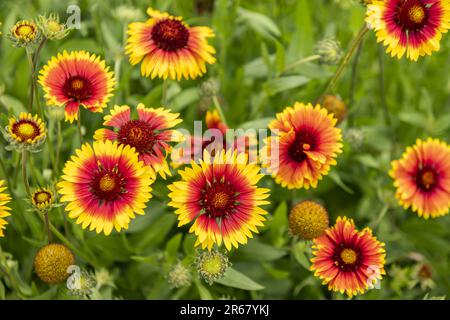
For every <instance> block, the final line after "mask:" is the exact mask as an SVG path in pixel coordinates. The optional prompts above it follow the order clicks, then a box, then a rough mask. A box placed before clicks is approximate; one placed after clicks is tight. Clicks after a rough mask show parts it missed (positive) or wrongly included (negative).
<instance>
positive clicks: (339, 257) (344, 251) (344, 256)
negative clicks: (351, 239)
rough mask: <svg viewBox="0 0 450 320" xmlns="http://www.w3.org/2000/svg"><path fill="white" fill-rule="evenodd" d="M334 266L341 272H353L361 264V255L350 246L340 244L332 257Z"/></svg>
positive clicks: (356, 249)
mask: <svg viewBox="0 0 450 320" xmlns="http://www.w3.org/2000/svg"><path fill="white" fill-rule="evenodd" d="M333 259H334V263H335V265H336V266H337V267H338V268H339V269H341V270H342V271H354V270H355V269H356V268H357V267H358V266H359V265H360V262H361V253H360V250H359V249H358V248H355V247H354V246H352V245H347V244H344V243H341V244H340V245H339V246H338V247H337V248H336V250H335V252H334V255H333Z"/></svg>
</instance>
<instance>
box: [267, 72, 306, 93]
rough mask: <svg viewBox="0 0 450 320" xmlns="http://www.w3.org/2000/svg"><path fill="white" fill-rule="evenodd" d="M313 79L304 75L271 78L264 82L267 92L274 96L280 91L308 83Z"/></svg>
mask: <svg viewBox="0 0 450 320" xmlns="http://www.w3.org/2000/svg"><path fill="white" fill-rule="evenodd" d="M310 80H311V79H310V78H307V77H304V76H288V77H281V78H276V79H271V80H269V81H267V82H266V83H265V84H264V89H265V90H266V91H267V94H268V95H270V96H273V95H275V94H277V93H279V92H283V91H287V90H291V89H294V88H298V87H301V86H303V85H305V84H307V83H308V82H309V81H310Z"/></svg>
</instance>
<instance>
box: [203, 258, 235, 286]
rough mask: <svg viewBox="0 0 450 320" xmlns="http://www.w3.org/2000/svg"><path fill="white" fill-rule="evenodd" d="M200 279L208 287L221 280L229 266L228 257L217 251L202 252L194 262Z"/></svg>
mask: <svg viewBox="0 0 450 320" xmlns="http://www.w3.org/2000/svg"><path fill="white" fill-rule="evenodd" d="M195 265H196V267H197V271H198V274H199V276H200V278H202V279H203V280H205V282H207V283H208V284H209V285H212V284H213V283H214V281H216V280H219V279H221V278H222V277H223V276H224V274H225V271H227V269H228V268H229V267H230V266H231V262H230V261H229V260H228V256H226V255H224V254H222V253H220V252H219V251H203V252H202V253H201V254H200V255H198V257H197V259H196V260H195Z"/></svg>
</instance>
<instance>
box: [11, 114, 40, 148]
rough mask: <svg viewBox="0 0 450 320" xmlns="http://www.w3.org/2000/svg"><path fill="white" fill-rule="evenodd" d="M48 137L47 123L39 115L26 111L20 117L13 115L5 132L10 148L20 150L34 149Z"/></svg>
mask: <svg viewBox="0 0 450 320" xmlns="http://www.w3.org/2000/svg"><path fill="white" fill-rule="evenodd" d="M46 137H47V128H46V127H45V123H44V122H43V121H42V120H41V118H39V116H38V115H34V116H33V115H32V114H31V113H26V112H21V113H20V114H19V117H18V118H16V117H11V118H10V119H9V122H8V126H7V127H6V132H5V138H6V139H7V140H8V142H9V143H10V144H11V147H10V148H12V149H18V150H23V149H25V150H34V149H36V148H38V147H39V146H40V145H41V144H42V143H44V141H45V139H46ZM10 148H9V147H8V149H10Z"/></svg>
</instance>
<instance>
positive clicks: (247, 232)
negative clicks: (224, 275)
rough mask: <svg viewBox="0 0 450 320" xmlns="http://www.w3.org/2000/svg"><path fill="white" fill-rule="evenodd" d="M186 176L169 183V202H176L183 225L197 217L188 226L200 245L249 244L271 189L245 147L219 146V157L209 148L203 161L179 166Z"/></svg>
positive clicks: (181, 173) (174, 203) (256, 231)
mask: <svg viewBox="0 0 450 320" xmlns="http://www.w3.org/2000/svg"><path fill="white" fill-rule="evenodd" d="M179 174H180V175H181V181H177V182H174V183H173V184H171V185H169V187H168V188H169V190H170V191H171V193H170V194H169V197H170V198H171V200H172V201H171V202H170V203H169V205H170V206H172V207H174V208H176V209H177V210H176V211H175V213H176V214H177V215H178V221H179V223H178V226H179V227H181V226H183V225H186V224H188V223H190V222H192V221H193V222H194V223H193V225H192V226H191V228H190V230H189V232H191V233H195V235H196V236H197V241H196V245H201V246H202V248H203V249H204V248H206V247H207V248H208V250H209V251H211V249H212V247H213V245H214V244H217V246H220V245H221V244H222V242H223V243H224V245H225V247H226V248H227V250H231V247H232V246H234V247H235V248H237V247H238V246H239V244H246V243H247V238H252V237H253V236H252V232H254V233H258V229H257V227H261V226H263V221H265V220H266V219H265V218H264V215H265V214H267V212H266V211H265V210H263V209H261V208H260V206H261V205H266V204H269V202H268V201H266V200H264V199H267V198H268V197H269V189H265V188H259V187H258V186H257V183H258V182H259V180H260V179H261V178H262V177H263V175H262V174H260V168H259V167H258V166H257V165H255V164H248V163H247V158H246V155H245V154H244V153H241V154H237V153H236V152H231V151H228V152H224V151H222V152H220V154H218V155H216V157H214V159H212V158H211V156H210V154H209V153H208V152H207V151H205V153H204V155H203V160H200V165H199V164H196V163H195V162H192V164H191V167H187V168H185V169H184V170H180V171H179Z"/></svg>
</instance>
